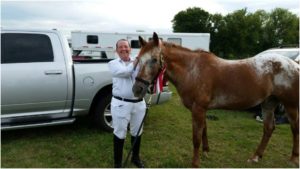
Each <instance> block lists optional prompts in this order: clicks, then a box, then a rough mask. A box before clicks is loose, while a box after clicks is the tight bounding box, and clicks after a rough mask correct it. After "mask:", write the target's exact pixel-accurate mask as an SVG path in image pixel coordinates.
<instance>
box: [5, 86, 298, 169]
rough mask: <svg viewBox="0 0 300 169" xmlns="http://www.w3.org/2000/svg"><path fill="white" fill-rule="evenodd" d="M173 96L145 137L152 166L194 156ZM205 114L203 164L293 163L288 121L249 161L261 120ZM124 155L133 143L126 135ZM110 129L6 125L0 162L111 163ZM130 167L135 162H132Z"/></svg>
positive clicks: (154, 114) (156, 110)
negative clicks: (260, 155)
mask: <svg viewBox="0 0 300 169" xmlns="http://www.w3.org/2000/svg"><path fill="white" fill-rule="evenodd" d="M172 90H173V91H174V95H173V97H172V99H171V101H169V102H167V103H165V104H162V105H159V106H152V107H151V108H150V111H149V114H148V117H147V119H146V122H145V127H144V134H143V138H142V147H141V157H142V159H143V160H144V161H145V163H146V166H147V167H149V168H152V167H153V168H161V167H163V168H170V167H172V168H181V167H182V168H187V167H191V160H192V151H193V146H192V126H191V113H190V112H189V111H188V110H187V109H185V108H184V107H183V105H182V104H181V102H180V98H179V97H178V95H177V93H176V92H175V90H174V88H173V87H172ZM208 114H209V115H215V116H217V117H218V118H219V120H217V121H212V120H207V124H208V141H209V146H210V152H209V156H208V157H201V163H200V167H205V168H219V167H223V168H236V167H238V168H243V167H246V168H292V167H295V166H294V165H293V164H291V163H290V162H289V161H288V159H289V157H290V154H291V149H292V135H291V131H290V126H289V125H279V126H276V129H275V131H274V132H273V135H272V138H271V140H270V142H269V144H268V146H267V149H266V151H265V154H264V157H263V159H262V160H261V161H259V162H258V163H255V164H253V163H247V159H248V158H249V157H250V156H251V155H252V154H253V153H254V151H255V149H256V147H257V145H258V143H259V141H260V139H261V136H262V131H263V129H262V123H258V122H256V121H255V119H254V118H253V114H252V113H249V112H242V111H240V112H239V111H223V110H213V111H209V112H208ZM127 137H128V139H127V140H126V144H125V148H124V158H125V156H126V155H127V152H128V150H129V149H130V139H129V138H130V137H129V134H128V135H127ZM112 139H113V137H112V134H111V133H106V132H103V131H97V130H95V129H93V128H91V127H90V125H89V122H88V121H87V119H86V118H81V119H79V120H78V121H77V122H76V123H74V124H72V125H65V126H55V127H44V128H36V129H26V130H16V131H5V132H2V133H1V167H5V168H17V167H18V168H25V167H30V168H53V167H59V168H102V167H103V168H110V167H113V165H112V164H113V151H112V150H113V147H112ZM128 167H134V166H133V165H132V164H130V163H129V165H128Z"/></svg>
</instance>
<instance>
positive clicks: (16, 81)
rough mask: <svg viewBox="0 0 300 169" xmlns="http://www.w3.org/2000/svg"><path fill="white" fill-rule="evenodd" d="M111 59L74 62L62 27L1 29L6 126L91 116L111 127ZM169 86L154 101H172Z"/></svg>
mask: <svg viewBox="0 0 300 169" xmlns="http://www.w3.org/2000/svg"><path fill="white" fill-rule="evenodd" d="M108 61H109V59H100V60H90V61H83V62H80V61H76V62H75V61H73V60H72V56H71V50H70V48H69V46H68V42H67V39H66V38H64V37H63V35H62V34H61V33H60V32H59V31H57V30H11V29H1V92H2V93H1V129H2V130H9V129H19V128H29V127H39V126H49V125H59V124H67V123H72V122H74V121H75V119H76V117H78V116H81V115H90V117H91V120H92V122H93V123H94V124H95V126H97V127H99V128H102V129H104V130H107V131H111V130H112V128H111V113H110V101H111V91H112V77H111V74H110V72H109V70H108V65H107V62H108ZM171 95H172V93H171V92H170V91H169V90H168V88H167V87H165V88H164V92H163V93H161V94H160V96H159V97H158V96H156V95H154V97H152V103H158V102H157V99H158V98H160V99H159V103H162V102H164V101H167V100H169V99H170V98H171Z"/></svg>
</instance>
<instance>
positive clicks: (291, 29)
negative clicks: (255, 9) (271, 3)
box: [264, 8, 299, 48]
mask: <svg viewBox="0 0 300 169" xmlns="http://www.w3.org/2000/svg"><path fill="white" fill-rule="evenodd" d="M264 29H265V33H264V38H265V46H266V47H269V48H270V47H278V46H281V45H289V44H298V45H299V17H297V16H296V15H294V14H292V13H291V12H289V11H288V10H287V9H282V8H276V9H274V10H273V11H272V12H271V13H270V15H269V18H268V20H267V23H266V25H265V27H264Z"/></svg>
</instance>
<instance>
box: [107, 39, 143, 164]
mask: <svg viewBox="0 0 300 169" xmlns="http://www.w3.org/2000/svg"><path fill="white" fill-rule="evenodd" d="M116 52H117V54H118V55H119V58H117V59H114V60H112V61H110V62H109V63H108V66H109V69H110V72H111V73H112V76H113V89H112V94H113V97H112V100H111V114H112V126H113V128H114V132H113V133H114V139H113V140H114V167H115V168H119V167H122V156H123V145H124V141H125V138H126V133H127V126H128V123H130V133H131V144H133V142H134V140H135V139H136V138H135V137H136V136H137V132H138V129H139V127H140V125H141V123H142V121H143V118H144V116H145V111H146V103H145V101H144V99H138V98H136V97H134V95H133V92H132V86H133V84H134V81H135V77H136V74H137V71H134V66H135V65H136V64H137V60H134V61H133V59H131V58H130V52H131V47H130V45H129V42H128V41H127V40H125V39H121V40H119V41H118V42H117V43H116ZM141 133H142V129H141V131H140V133H139V136H138V137H137V141H136V144H135V145H134V147H133V152H132V158H131V161H132V162H133V163H134V164H135V165H136V166H137V167H139V168H144V164H143V163H142V161H141V160H140V157H139V151H140V144H141Z"/></svg>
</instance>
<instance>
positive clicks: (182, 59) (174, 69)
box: [164, 50, 189, 87]
mask: <svg viewBox="0 0 300 169" xmlns="http://www.w3.org/2000/svg"><path fill="white" fill-rule="evenodd" d="M187 57H189V56H185V55H183V54H182V53H181V52H176V51H173V50H166V51H165V52H164V60H165V65H166V68H167V69H166V73H167V76H168V79H169V80H170V82H171V83H173V84H174V85H175V86H176V87H179V86H180V85H181V84H182V83H184V82H185V81H184V77H186V76H187V74H188V68H187V65H188V63H186V62H187V60H188V58H187Z"/></svg>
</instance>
